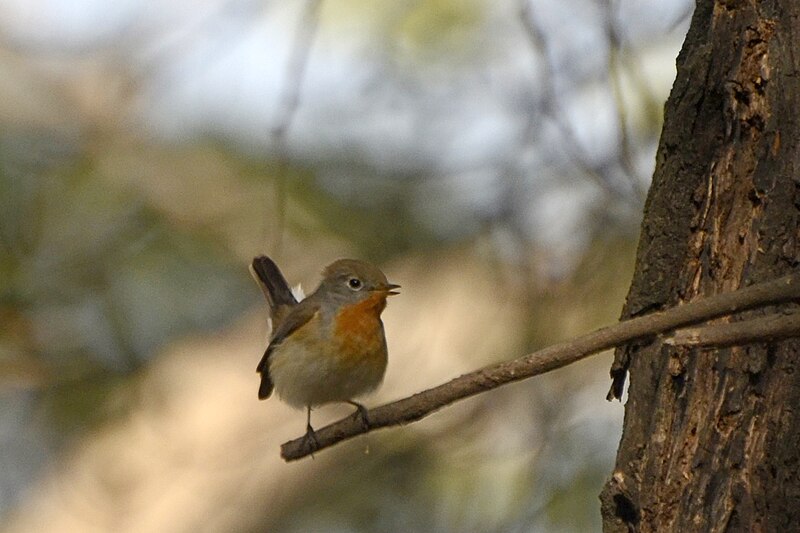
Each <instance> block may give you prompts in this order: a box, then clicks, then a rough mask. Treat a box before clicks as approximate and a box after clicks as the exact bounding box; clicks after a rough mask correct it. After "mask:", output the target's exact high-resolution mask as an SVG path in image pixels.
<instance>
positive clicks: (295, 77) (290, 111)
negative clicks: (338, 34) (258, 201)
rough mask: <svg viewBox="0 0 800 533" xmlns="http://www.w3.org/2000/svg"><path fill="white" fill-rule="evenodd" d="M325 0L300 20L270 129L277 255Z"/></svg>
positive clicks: (311, 4)
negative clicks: (292, 143) (296, 130)
mask: <svg viewBox="0 0 800 533" xmlns="http://www.w3.org/2000/svg"><path fill="white" fill-rule="evenodd" d="M321 5H322V0H308V1H307V2H306V5H305V9H304V11H303V13H302V14H301V17H300V22H299V24H298V26H297V34H296V35H295V39H294V44H293V46H292V50H291V54H290V56H289V59H288V61H287V64H286V77H285V79H284V82H283V88H282V91H281V94H280V96H279V99H278V116H277V118H276V120H275V125H274V126H273V127H272V128H271V129H270V141H271V143H272V145H273V146H274V148H275V151H276V152H277V154H278V168H277V170H276V172H275V181H276V183H277V193H276V195H275V199H276V204H277V205H276V206H275V207H276V209H275V211H276V213H277V219H278V220H277V226H278V229H277V231H276V232H275V243H274V245H273V250H274V251H275V253H277V252H278V251H279V250H280V249H281V248H282V245H283V229H284V226H285V225H286V180H287V179H288V174H289V154H288V151H289V149H288V143H287V136H288V135H289V129H290V128H291V127H292V124H293V123H294V119H295V116H296V115H297V109H298V108H299V106H300V90H301V88H302V86H303V81H304V79H305V75H306V68H307V66H308V58H309V56H310V54H311V45H312V44H313V43H314V37H315V34H316V31H317V26H318V25H319V16H320V9H321Z"/></svg>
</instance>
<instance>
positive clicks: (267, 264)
mask: <svg viewBox="0 0 800 533" xmlns="http://www.w3.org/2000/svg"><path fill="white" fill-rule="evenodd" d="M251 268H252V270H253V272H254V273H255V275H256V277H257V278H258V282H259V285H261V288H262V290H263V291H264V295H265V296H266V297H267V302H268V303H269V307H270V310H271V311H272V312H273V313H274V311H275V310H276V309H277V308H278V307H280V306H282V305H294V304H296V303H297V300H296V299H295V297H294V295H293V294H292V290H291V289H290V288H289V283H287V282H286V278H284V277H283V274H281V271H280V269H279V268H278V265H276V264H275V263H274V262H273V261H272V259H270V258H269V257H267V256H266V255H261V256H258V257H256V258H255V259H253V263H252V266H251Z"/></svg>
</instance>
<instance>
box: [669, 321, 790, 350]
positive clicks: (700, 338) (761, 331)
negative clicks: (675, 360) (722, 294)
mask: <svg viewBox="0 0 800 533" xmlns="http://www.w3.org/2000/svg"><path fill="white" fill-rule="evenodd" d="M791 337H800V312H791V313H787V314H777V313H776V314H774V315H769V316H765V317H761V318H754V319H752V320H743V321H739V322H728V323H725V324H713V325H710V326H701V327H697V328H684V329H679V330H677V331H675V332H674V333H672V335H670V336H669V337H667V338H665V339H664V343H665V344H671V345H674V346H715V347H722V346H734V345H741V344H750V343H753V342H774V341H778V340H782V339H788V338H791Z"/></svg>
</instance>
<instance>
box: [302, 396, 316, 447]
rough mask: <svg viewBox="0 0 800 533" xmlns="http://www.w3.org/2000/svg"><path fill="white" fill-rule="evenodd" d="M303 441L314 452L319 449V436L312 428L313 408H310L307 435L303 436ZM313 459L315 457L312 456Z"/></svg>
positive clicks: (307, 419) (307, 418)
mask: <svg viewBox="0 0 800 533" xmlns="http://www.w3.org/2000/svg"><path fill="white" fill-rule="evenodd" d="M303 441H304V442H305V445H306V446H307V447H308V448H309V449H310V450H311V451H314V450H316V449H317V448H319V441H318V440H317V434H316V432H314V428H312V427H311V406H310V405H309V406H308V416H307V417H306V434H305V435H304V436H303ZM312 457H313V455H312Z"/></svg>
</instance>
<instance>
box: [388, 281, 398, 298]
mask: <svg viewBox="0 0 800 533" xmlns="http://www.w3.org/2000/svg"><path fill="white" fill-rule="evenodd" d="M386 288H387V289H388V291H387V292H386V294H387V295H389V296H394V295H396V294H400V293H399V292H398V291H396V290H395V289H399V288H400V285H397V284H395V283H389V284H388V285H386Z"/></svg>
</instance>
